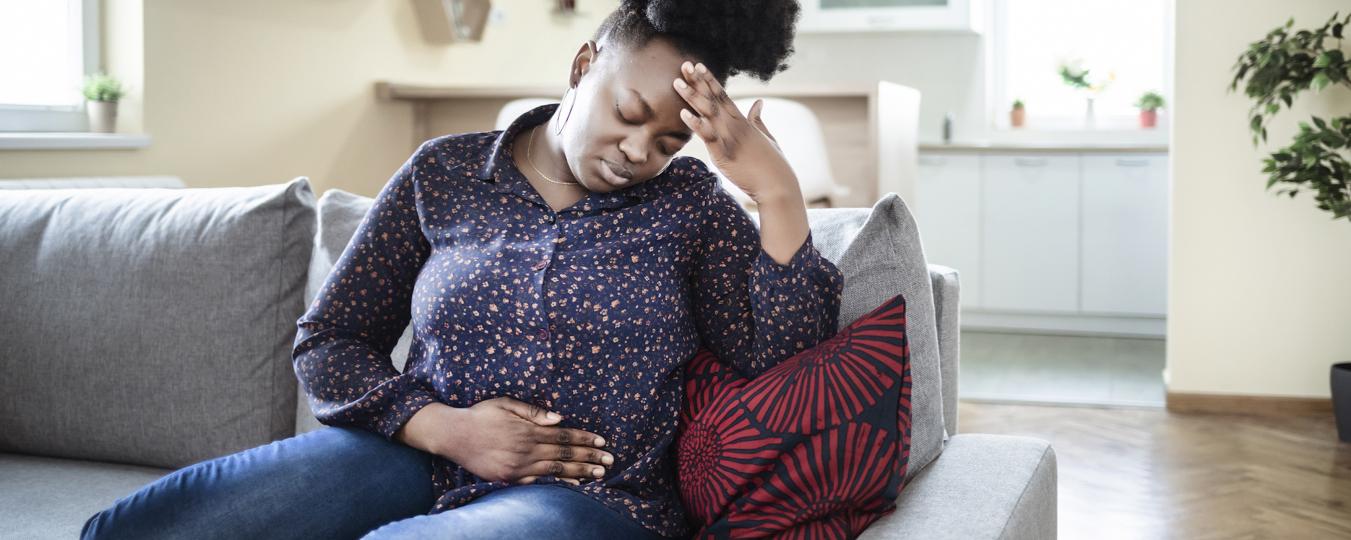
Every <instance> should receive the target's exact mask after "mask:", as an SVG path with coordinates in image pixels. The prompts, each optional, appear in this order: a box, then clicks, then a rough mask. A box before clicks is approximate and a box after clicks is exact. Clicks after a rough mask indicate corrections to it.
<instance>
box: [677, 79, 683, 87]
mask: <svg viewBox="0 0 1351 540" xmlns="http://www.w3.org/2000/svg"><path fill="white" fill-rule="evenodd" d="M676 86H678V87H680V88H684V87H685V81H682V80H680V79H676Z"/></svg>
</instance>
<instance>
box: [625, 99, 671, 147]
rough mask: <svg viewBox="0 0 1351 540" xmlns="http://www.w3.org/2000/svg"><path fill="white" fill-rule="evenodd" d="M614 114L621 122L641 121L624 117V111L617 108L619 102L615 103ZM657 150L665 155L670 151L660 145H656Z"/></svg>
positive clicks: (629, 123)
mask: <svg viewBox="0 0 1351 540" xmlns="http://www.w3.org/2000/svg"><path fill="white" fill-rule="evenodd" d="M615 116H617V117H619V121H620V122H623V123H625V124H628V125H631V126H633V125H640V124H642V122H633V121H630V120H629V119H628V118H624V112H623V111H620V110H619V103H615ZM657 151H658V152H661V153H662V154H665V155H670V154H671V153H672V152H671V151H670V150H667V149H666V148H665V147H663V146H662V145H657Z"/></svg>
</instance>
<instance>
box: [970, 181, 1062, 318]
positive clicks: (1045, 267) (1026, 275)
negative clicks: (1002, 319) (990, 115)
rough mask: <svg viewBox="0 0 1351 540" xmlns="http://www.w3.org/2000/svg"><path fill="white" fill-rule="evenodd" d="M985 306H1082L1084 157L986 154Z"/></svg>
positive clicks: (1040, 308)
mask: <svg viewBox="0 0 1351 540" xmlns="http://www.w3.org/2000/svg"><path fill="white" fill-rule="evenodd" d="M981 176H982V178H983V180H984V189H983V190H982V193H983V197H982V198H981V208H983V209H984V211H983V217H984V220H983V223H982V226H981V259H982V265H981V274H982V276H983V283H982V285H983V289H984V290H983V291H982V292H983V296H982V298H981V304H980V305H981V307H984V308H989V309H1004V310H1031V311H1066V312H1073V311H1077V310H1078V309H1079V305H1078V302H1079V299H1078V275H1077V274H1078V260H1079V259H1078V258H1079V247H1078V241H1079V239H1078V235H1077V232H1076V231H1077V230H1078V227H1079V211H1078V210H1079V159H1078V157H1077V156H1073V155H1034V156H1010V155H987V156H983V157H982V158H981Z"/></svg>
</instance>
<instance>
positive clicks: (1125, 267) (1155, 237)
mask: <svg viewBox="0 0 1351 540" xmlns="http://www.w3.org/2000/svg"><path fill="white" fill-rule="evenodd" d="M1082 159H1083V171H1084V172H1083V178H1084V183H1085V185H1086V186H1089V185H1091V189H1088V188H1087V187H1086V189H1084V192H1083V193H1084V200H1083V231H1082V232H1083V250H1084V253H1083V276H1082V279H1083V306H1082V307H1083V310H1084V311H1089V312H1103V313H1130V314H1144V315H1162V314H1163V313H1164V312H1165V311H1166V310H1167V305H1166V304H1167V294H1166V292H1165V288H1166V286H1167V281H1168V280H1167V277H1168V161H1167V159H1166V158H1165V157H1164V156H1157V155H1156V156H1113V155H1085V156H1083V158H1082Z"/></svg>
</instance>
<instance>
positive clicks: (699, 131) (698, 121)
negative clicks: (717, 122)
mask: <svg viewBox="0 0 1351 540" xmlns="http://www.w3.org/2000/svg"><path fill="white" fill-rule="evenodd" d="M680 119H681V120H684V121H685V125H686V126H689V128H690V131H693V132H694V134H695V135H698V136H699V138H700V139H703V140H704V144H705V145H708V144H710V143H714V142H717V140H718V132H717V130H715V129H713V126H712V125H710V124H709V123H708V122H707V121H705V120H704V119H703V118H700V117H698V116H695V115H694V113H692V112H690V110H689V109H680Z"/></svg>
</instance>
